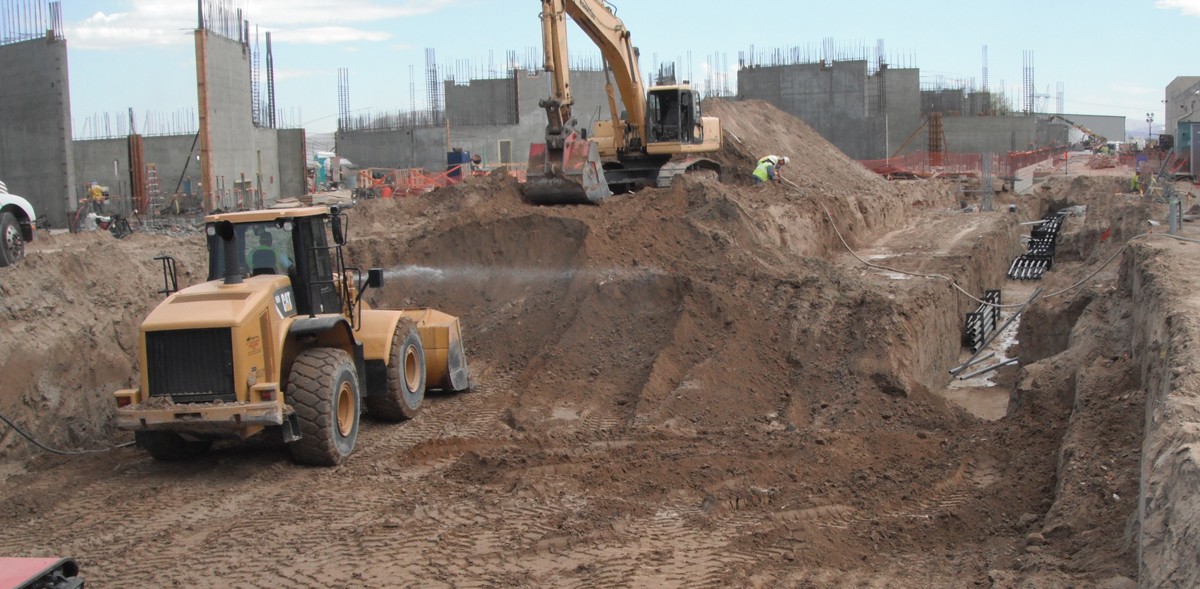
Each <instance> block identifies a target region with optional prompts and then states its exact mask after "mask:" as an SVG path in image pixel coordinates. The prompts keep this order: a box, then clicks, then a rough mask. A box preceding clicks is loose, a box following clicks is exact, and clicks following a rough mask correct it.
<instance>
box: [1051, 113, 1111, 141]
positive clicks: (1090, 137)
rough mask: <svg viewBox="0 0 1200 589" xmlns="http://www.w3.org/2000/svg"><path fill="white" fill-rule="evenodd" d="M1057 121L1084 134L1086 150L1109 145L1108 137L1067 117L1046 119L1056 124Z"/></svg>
mask: <svg viewBox="0 0 1200 589" xmlns="http://www.w3.org/2000/svg"><path fill="white" fill-rule="evenodd" d="M1055 119H1058V120H1060V121H1062V122H1064V123H1066V124H1068V125H1070V126H1071V127H1072V128H1074V129H1075V130H1077V131H1079V132H1080V133H1083V142H1082V145H1083V146H1084V147H1086V148H1089V149H1095V148H1100V147H1103V146H1104V145H1106V144H1108V139H1107V138H1106V137H1104V136H1103V135H1101V134H1099V133H1097V132H1095V131H1093V130H1091V129H1089V128H1087V127H1084V126H1083V125H1081V124H1079V123H1076V122H1075V121H1072V120H1071V119H1068V118H1067V117H1064V116H1062V115H1051V116H1050V118H1048V119H1046V122H1048V123H1051V122H1054V120H1055Z"/></svg>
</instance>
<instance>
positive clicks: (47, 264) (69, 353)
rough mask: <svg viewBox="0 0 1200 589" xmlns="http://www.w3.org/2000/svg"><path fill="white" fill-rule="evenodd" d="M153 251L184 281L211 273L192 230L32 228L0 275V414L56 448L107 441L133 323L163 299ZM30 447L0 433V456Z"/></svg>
mask: <svg viewBox="0 0 1200 589" xmlns="http://www.w3.org/2000/svg"><path fill="white" fill-rule="evenodd" d="M160 255H169V256H173V257H174V258H175V259H176V260H177V261H178V276H179V280H180V282H181V284H184V285H186V284H191V283H194V282H197V281H199V280H203V278H204V276H205V275H206V274H207V272H208V267H207V260H206V255H205V253H204V245H203V240H202V239H201V238H200V237H199V236H198V235H195V236H192V237H191V238H188V239H185V240H181V239H173V238H169V237H162V236H157V235H150V234H147V233H135V234H134V235H132V236H129V237H127V238H125V239H124V240H116V239H114V238H113V237H112V235H110V234H109V233H108V232H107V231H99V232H95V233H83V234H74V235H72V234H60V235H53V236H51V235H49V234H47V233H44V232H39V234H38V235H37V236H36V237H35V239H34V241H33V242H32V243H30V244H29V245H28V246H27V247H26V257H25V259H24V260H23V261H22V262H21V263H19V264H16V265H14V266H11V267H8V268H4V269H3V279H2V282H0V318H2V319H3V321H0V326H2V327H0V373H2V374H3V375H4V376H3V380H4V387H3V389H2V391H0V413H3V414H4V415H6V416H8V417H9V418H10V419H14V420H16V421H17V422H18V423H21V424H24V425H25V426H26V427H27V428H28V429H30V430H32V433H35V434H36V435H37V436H38V438H39V439H41V440H44V441H47V442H50V443H53V444H56V445H59V446H67V447H75V448H78V447H95V446H98V445H103V444H107V443H109V442H111V441H112V440H113V434H114V431H113V427H112V417H113V409H115V404H114V402H113V398H112V392H113V391H114V390H116V389H117V388H121V387H128V386H132V385H134V384H135V383H136V382H137V379H138V374H139V373H138V367H137V358H136V356H137V349H138V347H137V328H138V324H139V323H141V321H142V318H143V317H144V316H145V315H146V313H147V312H149V310H150V309H151V308H153V306H154V305H156V304H157V303H158V302H159V301H161V300H162V295H160V294H158V291H159V290H160V289H162V288H163V270H162V265H161V263H160V262H158V261H155V260H154V258H155V257H157V256H160ZM28 449H29V446H28V445H27V443H26V442H25V440H23V439H22V438H21V437H20V436H18V435H17V434H16V433H15V432H14V431H12V430H11V429H10V428H7V427H5V428H4V430H3V431H2V432H0V455H3V454H5V453H8V452H10V451H13V450H16V451H17V452H18V454H20V455H24V454H25V452H27V451H28Z"/></svg>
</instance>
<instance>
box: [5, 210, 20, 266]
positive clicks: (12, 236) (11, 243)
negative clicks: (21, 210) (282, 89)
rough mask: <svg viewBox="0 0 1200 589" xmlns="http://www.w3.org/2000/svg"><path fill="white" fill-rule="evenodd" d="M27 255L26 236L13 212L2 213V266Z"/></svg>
mask: <svg viewBox="0 0 1200 589" xmlns="http://www.w3.org/2000/svg"><path fill="white" fill-rule="evenodd" d="M24 256H25V236H24V235H22V234H21V224H20V223H18V222H17V218H16V217H14V216H13V214H12V213H8V212H4V213H0V268H3V267H4V266H8V265H11V264H14V263H16V261H17V260H19V259H21V258H23V257H24Z"/></svg>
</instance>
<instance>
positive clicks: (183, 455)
mask: <svg viewBox="0 0 1200 589" xmlns="http://www.w3.org/2000/svg"><path fill="white" fill-rule="evenodd" d="M133 440H134V442H135V443H136V444H137V446H138V447H139V448H142V449H144V450H146V452H148V453H149V454H150V455H151V456H153V457H154V459H155V460H162V461H164V462H175V461H177V460H188V459H190V458H195V457H197V456H200V455H201V454H204V453H205V452H208V449H209V448H212V440H199V441H192V440H187V439H184V437H183V436H181V435H179V434H177V433H175V432H157V431H140V432H133Z"/></svg>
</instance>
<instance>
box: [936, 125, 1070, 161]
mask: <svg viewBox="0 0 1200 589" xmlns="http://www.w3.org/2000/svg"><path fill="white" fill-rule="evenodd" d="M1043 127H1044V126H1043ZM1038 129H1039V124H1038V120H1037V117H944V118H943V119H942V130H943V132H944V133H945V135H946V149H947V151H951V152H971V153H974V152H979V153H986V152H993V153H1004V152H1009V151H1024V150H1027V149H1033V148H1034V147H1036V146H1037V145H1039V140H1038V138H1039V135H1038ZM1049 132H1050V130H1049V129H1048V128H1043V130H1042V137H1044V138H1048V135H1047V133H1049ZM924 148H925V146H924V144H922V145H921V146H920V149H924Z"/></svg>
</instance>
